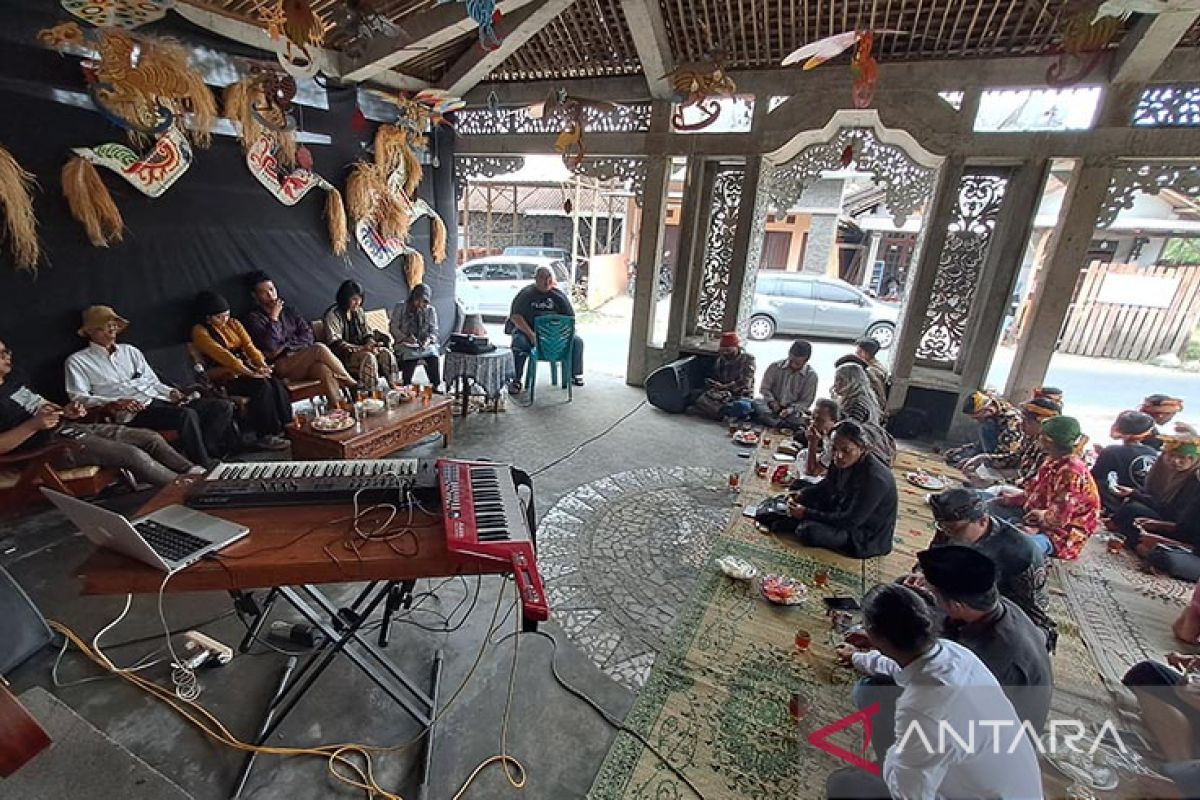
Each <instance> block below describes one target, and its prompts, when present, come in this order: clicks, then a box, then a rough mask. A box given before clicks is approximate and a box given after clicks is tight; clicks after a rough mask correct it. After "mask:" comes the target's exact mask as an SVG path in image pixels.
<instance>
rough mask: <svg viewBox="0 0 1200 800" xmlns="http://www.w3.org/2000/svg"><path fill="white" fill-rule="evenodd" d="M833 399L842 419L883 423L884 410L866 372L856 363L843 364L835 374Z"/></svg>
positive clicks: (872, 423) (876, 423)
mask: <svg viewBox="0 0 1200 800" xmlns="http://www.w3.org/2000/svg"><path fill="white" fill-rule="evenodd" d="M831 391H832V393H833V399H834V400H836V401H837V404H838V408H840V409H841V411H842V419H852V420H856V421H858V422H864V423H869V424H871V425H879V424H881V423H882V422H883V409H882V408H880V407H879V400H878V398H876V396H875V390H874V389H872V388H871V380H870V378H869V377H868V376H867V372H866V370H864V369H863V368H862V367H860V366H859V365H858V364H856V363H854V362H847V363H845V364H842V365H841V366H840V367H838V368H837V369H836V370H834V372H833V387H832V389H831Z"/></svg>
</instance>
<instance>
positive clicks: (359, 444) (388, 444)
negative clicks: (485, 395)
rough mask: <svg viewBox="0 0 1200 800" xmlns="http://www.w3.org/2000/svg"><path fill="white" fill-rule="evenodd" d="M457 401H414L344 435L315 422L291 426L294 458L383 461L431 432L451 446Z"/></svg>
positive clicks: (368, 419)
mask: <svg viewBox="0 0 1200 800" xmlns="http://www.w3.org/2000/svg"><path fill="white" fill-rule="evenodd" d="M452 406H453V401H452V400H451V399H450V398H448V397H442V396H434V398H433V399H432V400H430V401H429V402H428V403H426V402H424V401H423V400H410V401H409V402H407V403H402V404H401V405H400V407H399V408H396V409H393V410H391V411H385V412H383V413H380V414H368V415H367V416H366V419H364V420H363V422H362V425H356V426H355V427H353V428H350V429H349V430H345V431H342V432H341V433H320V432H318V431H315V430H313V429H312V424H311V423H305V424H304V426H303V427H300V428H297V427H296V426H294V425H289V426H288V428H287V437H288V438H289V439H291V440H292V458H295V459H298V460H316V461H323V460H330V459H333V460H336V459H353V458H379V457H381V456H386V455H388V454H389V453H394V452H396V451H397V450H399V449H401V448H403V447H407V446H408V445H410V444H413V443H414V442H418V441H420V440H421V439H424V438H425V437H426V436H428V435H429V434H431V433H439V432H440V433H441V434H442V446H443V447H446V446H448V445H449V444H450V436H451V433H452V431H451V428H450V422H451V417H452V415H453V414H452V411H451V408H452Z"/></svg>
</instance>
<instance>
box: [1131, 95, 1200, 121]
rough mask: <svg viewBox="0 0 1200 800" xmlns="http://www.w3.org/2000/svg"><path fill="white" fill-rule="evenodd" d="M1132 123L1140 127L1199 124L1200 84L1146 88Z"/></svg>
mask: <svg viewBox="0 0 1200 800" xmlns="http://www.w3.org/2000/svg"><path fill="white" fill-rule="evenodd" d="M1133 124H1134V125H1135V126H1136V127H1139V128H1190V127H1196V126H1200V85H1194V84H1193V85H1189V86H1151V87H1149V88H1147V89H1146V90H1145V91H1144V92H1142V97H1141V99H1140V100H1139V101H1138V105H1137V109H1136V110H1135V111H1134V112H1133Z"/></svg>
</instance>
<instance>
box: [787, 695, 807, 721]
mask: <svg viewBox="0 0 1200 800" xmlns="http://www.w3.org/2000/svg"><path fill="white" fill-rule="evenodd" d="M811 708H812V700H811V698H809V696H808V695H806V694H805V693H804V692H792V696H791V697H790V698H788V716H789V717H791V718H792V722H794V723H795V724H797V725H799V724H800V723H801V722H803V721H804V718H805V717H807V716H808V712H809V710H810V709H811Z"/></svg>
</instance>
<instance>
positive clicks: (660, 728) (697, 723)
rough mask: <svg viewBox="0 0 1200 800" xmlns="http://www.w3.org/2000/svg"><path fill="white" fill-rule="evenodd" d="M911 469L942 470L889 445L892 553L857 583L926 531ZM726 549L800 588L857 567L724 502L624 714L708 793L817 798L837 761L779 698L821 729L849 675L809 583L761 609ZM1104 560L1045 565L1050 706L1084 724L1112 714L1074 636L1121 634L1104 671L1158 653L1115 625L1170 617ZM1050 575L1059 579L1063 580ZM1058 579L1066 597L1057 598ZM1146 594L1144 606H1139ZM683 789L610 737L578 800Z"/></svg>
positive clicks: (757, 485) (1098, 641) (907, 559)
mask: <svg viewBox="0 0 1200 800" xmlns="http://www.w3.org/2000/svg"><path fill="white" fill-rule="evenodd" d="M918 467H923V468H925V469H926V470H928V471H930V472H934V473H935V474H936V473H943V474H944V471H945V467H944V466H943V465H942V464H941V463H940V462H937V461H935V460H933V459H932V458H931V457H928V456H924V455H921V454H918V453H913V452H902V453H901V454H900V456H899V459H898V461H897V464H896V470H895V471H896V474H897V480H898V484H899V486H900V492H901V493H900V520H899V524H898V526H897V538H896V542H895V549H894V551H893V552H892V554H890V555H889V556H886V557H884V558H880V559H874V560H872V561H871V562H869V563H868V565H867V584H868V585H870V584H872V583H875V582H877V581H880V580H889V579H892V578H895V577H897V576H899V575H901V574H904V573H906V572H908V571H909V569H910V568H911V566H912V564H913V563H914V554H915V553H916V552H917V551H918V550H920V549H922V548H923V547H924V546H925V544H926V543H927V542H928V540H929V538H930V537H931V535H932V520H931V518H930V517H929V514H928V509H927V507H926V505H925V502H924V495H925V492H923V491H921V490H918V489H916V488H915V487H912V486H911V485H910V484H908V483H907V482H906V481H904V479H903V474H904V473H905V472H906V471H909V470H913V469H916V468H918ZM776 491H777V490H774V489H772V488H771V487H770V486H769V485H768V484H767V483H766V481H762V480H758V479H755V478H753V477H747V479H746V480H744V481H743V484H742V492H741V498H740V503H742V504H745V503H754V502H758V501H759V500H760V499H762V498H763V497H766V496H768V495H769V494H772V493H775V492H776ZM730 553H732V554H736V555H738V556H741V557H743V558H746V559H747V560H749V561H751V562H753V563H754V564H756V565H758V566H759V568H760V570H763V571H765V572H779V573H783V574H787V575H791V576H793V577H797V578H801V579H803V580H804V581H806V582H808V583H809V584H810V585H811V583H812V578H813V576H814V574H815V573H816V572H817V571H818V570H820V569H824V570H826V571H828V574H829V578H830V585H829V587H828V588H827V589H826V590H824V591H826V592H828V593H830V594H839V595H840V594H850V595H855V596H858V595H859V586H860V581H861V577H860V568H861V564H860V562H858V561H855V560H851V559H846V558H842V557H839V556H836V555H833V554H830V553H827V552H824V551H818V550H810V549H805V548H801V547H799V546H797V545H795V544H794V543H793V542H791V541H789V540H788V539H786V538H784V537H779V536H773V535H770V534H763V533H760V532H758V531H757V530H756V529H755V527H754V525H753V523H752V522H750V521H749V520H747V519H744V518H743V517H742V516H741V515H740V513H738V512H737V511H735V512H734V513H733V514H732V515H731V517H730V518H729V521H728V524H727V527H726V528H725V531H724V533H723V534H722V535H721V536H720V537H719V538H718V539H717V540H716V541H715V543H714V544H713V545H712V549H711V552H710V554H709V559H708V561H707V563H706V564H705V565H704V567H703V569H702V570H701V571H700V575H699V579H698V582H697V584H696V586H695V589H694V591H693V593H692V595H691V598H690V600H691V601H690V602H689V603H688V604H687V605H686V606H685V607H684V608H683V609H682V610H681V611H680V613H679V619H678V622H677V624H676V627H675V630H674V634H673V636H672V638H671V639H670V641H669V642H668V643H667V645H666V647H665V648H664V649H663V650H662V651H661V652H660V654H659V656H658V658H657V660H656V662H655V664H654V667H653V669H652V670H651V672H650V676H649V680H648V681H647V682H646V685H645V687H644V688H643V690H642V691H641V693H640V694H639V695H638V698H637V700H636V702H635V705H634V707H633V709H632V710H631V711H630V714H629V716H628V717H627V719H626V723H627V724H628V725H630V726H631V727H632V728H634V729H635V730H637V731H638V732H639V733H641V734H643V735H644V736H646V738H647V739H649V740H650V741H651V742H653V743H654V744H655V746H656V747H657V748H658V749H659V751H660V752H661V753H662V754H663V755H664V756H665V757H666V758H668V759H669V760H670V761H671V763H672V764H673V765H675V766H676V767H677V768H678V769H680V770H682V771H683V772H684V773H686V775H687V776H688V778H689V779H690V780H691V781H693V782H694V783H695V784H696V785H697V786H698V787H699V789H700V790H701V791H702V792H703V794H704V797H705V798H707V799H708V800H715V799H716V798H733V797H754V798H762V800H771V799H772V798H780V799H781V800H782V799H783V798H789V800H790V799H792V798H797V797H819V796H822V794H823V787H824V782H825V778H826V776H827V775H828V774H829V772H830V771H832V770H833V769H836V768H838V767H840V766H842V765H843V764H842V762H840V761H838V760H837V759H835V758H834V757H833V756H830V755H828V754H826V753H824V752H822V751H819V750H816V749H815V748H813V747H812V746H810V745H809V744H807V742H806V741H805V740H804V735H801V734H800V733H798V732H797V730H796V727H795V725H794V724H793V723H792V722H791V720H790V718H789V715H788V700H789V698H790V697H791V694H792V693H793V692H797V691H802V692H804V693H806V694H807V695H808V696H809V697H810V699H811V711H810V712H809V714H808V716H807V718H806V719H805V721H804V723H803V731H804V732H807V731H809V730H813V729H816V728H818V727H821V726H824V725H827V724H829V723H831V722H833V721H835V720H838V719H840V718H841V717H843V716H845V715H846V714H848V713H850V712H851V711H853V707H852V704H851V701H850V692H849V684H850V683H851V682H852V681H853V680H854V675H853V673H852V672H851V671H850V670H847V669H842V668H839V667H836V666H834V658H833V655H832V649H833V642H834V641H835V637H834V636H833V635H832V631H831V630H830V624H829V622H828V620H827V618H826V616H825V613H824V606H823V604H822V603H821V602H820V594H821V591H820V590H816V589H814V590H813V596H811V597H810V598H809V600H808V601H806V602H805V603H804V604H803V605H800V606H796V607H791V608H780V607H776V606H772V605H770V604H768V603H766V602H765V601H763V600H762V599H761V597H760V596H759V595H758V594H757V591H756V589H755V588H754V586H753V585H750V584H745V583H735V582H733V581H730V580H729V579H727V578H725V577H724V576H723V575H722V574H721V573H720V571H719V570H718V569H717V568H716V566H715V564H714V561H715V559H716V558H719V557H720V556H722V555H725V554H730ZM1109 558H1117V559H1118V560H1119V559H1120V558H1123V557H1109V556H1107V554H1104V553H1103V552H1099V553H1097V552H1095V551H1094V550H1093V549H1091V548H1089V551H1088V554H1087V556H1086V557H1085V559H1084V560H1083V561H1082V562H1081V564H1080V565H1079V567H1080V568H1079V569H1078V570H1076V569H1075V566H1074V565H1065V567H1066V568H1065V569H1064V565H1058V566H1057V567H1056V569H1055V572H1056V573H1058V574H1056V575H1055V578H1054V580H1055V584H1056V585H1055V591H1054V592H1053V597H1052V612H1053V614H1054V616H1055V618H1056V619H1057V620H1058V622H1059V624H1060V631H1061V633H1060V639H1059V646H1058V651H1057V653H1056V654H1055V657H1054V669H1055V681H1056V691H1055V697H1054V711H1055V712H1056V713H1057V714H1062V715H1068V714H1069V715H1077V714H1080V713H1082V714H1083V716H1084V718H1085V719H1097V718H1100V717H1103V716H1107V715H1108V714H1110V713H1112V711H1113V710H1114V708H1113V698H1111V697H1110V696H1109V695H1108V693H1107V691H1106V690H1105V686H1104V682H1103V680H1102V679H1101V669H1100V668H1099V667H1098V665H1097V659H1096V658H1094V657H1093V653H1092V652H1091V651H1089V647H1088V641H1091V642H1094V643H1095V644H1094V645H1093V646H1098V647H1100V648H1110V649H1111V647H1112V643H1113V642H1114V641H1118V640H1119V641H1120V642H1121V649H1120V651H1119V653H1116V654H1115V655H1114V654H1113V653H1109V652H1107V651H1105V655H1104V657H1103V660H1104V661H1107V662H1112V664H1111V665H1110V666H1109V667H1108V669H1106V670H1105V671H1110V670H1114V669H1117V668H1118V667H1116V666H1115V664H1116V662H1117V661H1122V662H1125V661H1128V663H1132V661H1133V660H1138V659H1139V658H1144V657H1148V656H1157V655H1159V653H1158V651H1157V648H1158V647H1159V644H1160V643H1159V642H1157V641H1156V640H1155V639H1154V637H1149V636H1143V637H1133V636H1126V635H1125V634H1124V633H1123V631H1126V630H1128V629H1130V628H1131V627H1136V626H1139V625H1140V626H1144V627H1147V628H1154V627H1160V628H1166V627H1168V626H1169V622H1170V620H1171V619H1172V618H1173V616H1174V613H1175V606H1176V604H1175V602H1174V601H1173V600H1170V599H1167V600H1164V599H1163V598H1162V597H1159V598H1158V599H1154V598H1151V597H1150V596H1148V595H1149V594H1153V593H1154V592H1156V591H1157V592H1158V593H1159V594H1160V595H1165V594H1170V593H1171V592H1170V591H1169V588H1168V587H1166V586H1165V585H1159V586H1158V587H1157V588H1153V587H1154V585H1153V584H1151V583H1149V582H1148V581H1146V580H1145V578H1146V576H1141V575H1140V573H1137V575H1138V576H1139V580H1138V581H1134V582H1132V583H1126V582H1125V581H1126V580H1127V579H1128V577H1129V576H1128V575H1127V574H1126V572H1122V568H1121V567H1120V565H1119V564H1118V565H1117V567H1115V568H1112V569H1110V568H1109V567H1110V564H1109V563H1108V561H1106V560H1105V559H1109ZM1076 572H1077V573H1078V575H1076ZM1063 573H1067V574H1070V575H1071V577H1070V578H1067V579H1066V581H1064V580H1063V577H1064V575H1063ZM1097 576H1099V577H1097ZM1097 583H1099V584H1100V585H1102V586H1106V587H1108V591H1107V593H1097V592H1092V593H1091V594H1090V595H1089V594H1086V593H1084V591H1083V589H1082V588H1080V587H1093V586H1095V585H1096V584H1097ZM1139 584H1141V588H1138V587H1139ZM1064 588H1065V589H1068V590H1070V591H1072V592H1076V593H1077V596H1076V597H1073V598H1072V599H1071V600H1070V601H1068V598H1067V596H1066V594H1065V591H1064ZM1147 602H1153V603H1157V606H1153V607H1151V606H1147V607H1145V608H1144V609H1143V608H1142V604H1143V603H1147ZM1122 603H1124V604H1126V605H1125V606H1124V607H1123V606H1122V605H1120V604H1122ZM1131 604H1132V605H1134V606H1136V607H1137V608H1138V611H1137V612H1136V613H1133V614H1130V613H1127V610H1128V607H1129V605H1131ZM1081 605H1083V606H1087V607H1088V608H1090V613H1089V614H1087V615H1086V616H1085V618H1084V619H1083V620H1082V621H1081V623H1080V624H1075V623H1074V622H1073V621H1072V617H1071V609H1073V608H1075V609H1078V608H1079V607H1080V606H1081ZM1151 623H1152V624H1151ZM797 629H805V630H807V631H809V632H811V634H812V639H813V645H812V649H811V652H810V653H808V654H806V655H798V654H797V653H796V651H795V648H794V644H793V642H794V636H795V632H796V630H797ZM1168 636H1169V633H1168ZM1085 637H1086V638H1087V639H1088V641H1085ZM1120 668H1121V669H1123V667H1120ZM843 737H844V738H843ZM832 741H834V742H835V743H838V744H840V745H842V746H843V747H845V748H847V749H851V750H857V749H858V747H859V745H860V744H861V742H855V741H853V740H852V736H851V733H850V732H844V733H843V734H838V735H836V736H835V737H833V740H832ZM691 796H692V793H691V792H690V791H689V790H688V788H687V787H686V786H685V785H684V784H683V783H682V782H681V781H680V780H679V779H678V778H677V777H675V776H674V775H673V774H672V773H671V772H670V771H669V770H668V769H666V767H665V766H664V765H663V764H662V763H661V762H660V761H659V760H658V759H657V758H656V757H654V756H653V754H651V753H649V752H648V751H645V750H644V749H643V748H642V746H641V745H640V744H638V742H637V741H636V740H635V739H633V738H632V737H630V736H628V735H625V734H621V735H619V736H618V737H617V739H616V741H615V742H614V745H613V747H612V749H611V751H610V752H609V755H608V757H607V759H606V760H605V762H604V764H603V765H602V767H601V769H600V771H599V773H598V775H597V777H596V780H595V782H594V784H593V787H592V791H591V793H590V795H589V797H590V798H592V800H618V799H621V800H665V799H667V798H686V797H691Z"/></svg>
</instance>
